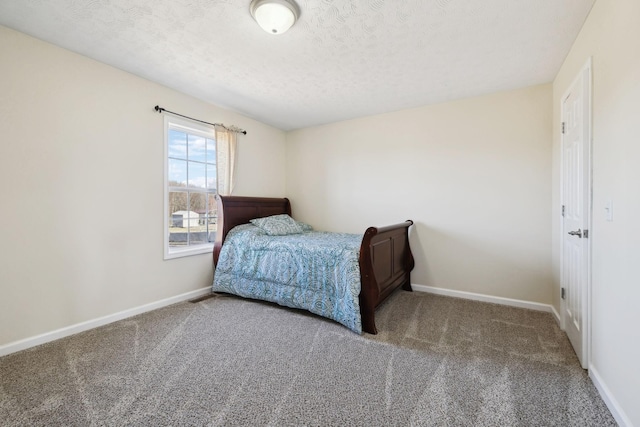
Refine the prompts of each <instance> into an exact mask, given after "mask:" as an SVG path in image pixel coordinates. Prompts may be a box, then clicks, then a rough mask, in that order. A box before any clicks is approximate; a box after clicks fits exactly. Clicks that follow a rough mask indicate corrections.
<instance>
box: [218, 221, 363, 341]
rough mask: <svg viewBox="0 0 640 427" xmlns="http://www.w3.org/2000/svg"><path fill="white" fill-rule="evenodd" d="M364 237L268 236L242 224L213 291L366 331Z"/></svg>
mask: <svg viewBox="0 0 640 427" xmlns="http://www.w3.org/2000/svg"><path fill="white" fill-rule="evenodd" d="M362 237H363V236H362V235H361V234H343V233H327V232H318V231H309V232H305V233H300V234H290V235H286V236H268V235H266V233H265V232H264V231H263V230H262V229H260V228H258V227H256V226H254V225H250V224H245V225H239V226H237V227H235V228H234V229H233V230H231V231H230V232H229V234H227V237H226V239H225V242H224V245H223V246H222V250H221V251H220V257H219V258H218V264H217V267H216V272H215V276H214V279H213V291H214V292H226V293H230V294H235V295H239V296H242V297H246V298H255V299H260V300H266V301H271V302H275V303H278V304H280V305H283V306H287V307H293V308H301V309H304V310H308V311H310V312H312V313H315V314H318V315H320V316H323V317H327V318H329V319H333V320H335V321H336V322H339V323H341V324H343V325H344V326H346V327H347V328H349V329H351V330H353V331H354V332H357V333H359V334H361V333H362V323H361V321H360V303H359V300H358V295H359V294H360V268H359V264H358V254H359V252H360V244H361V242H362Z"/></svg>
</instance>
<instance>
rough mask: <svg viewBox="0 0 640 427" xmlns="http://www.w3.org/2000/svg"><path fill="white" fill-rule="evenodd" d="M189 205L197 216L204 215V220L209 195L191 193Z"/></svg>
mask: <svg viewBox="0 0 640 427" xmlns="http://www.w3.org/2000/svg"><path fill="white" fill-rule="evenodd" d="M189 205H190V210H191V211H193V212H195V213H197V214H202V219H203V220H204V215H206V214H207V194H206V193H191V194H190V197H189ZM203 222H204V221H203Z"/></svg>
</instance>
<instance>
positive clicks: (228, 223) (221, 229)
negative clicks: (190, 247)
mask: <svg viewBox="0 0 640 427" xmlns="http://www.w3.org/2000/svg"><path fill="white" fill-rule="evenodd" d="M217 201H218V228H217V231H216V240H215V243H214V245H213V265H216V264H217V263H218V256H220V250H221V249H222V244H223V243H224V239H225V238H226V237H227V233H228V232H229V231H230V230H231V229H232V228H233V227H235V226H236V225H240V224H246V223H248V222H249V220H252V219H254V218H262V217H265V216H271V215H278V214H287V215H291V203H289V199H287V198H283V199H279V198H271V197H243V196H217Z"/></svg>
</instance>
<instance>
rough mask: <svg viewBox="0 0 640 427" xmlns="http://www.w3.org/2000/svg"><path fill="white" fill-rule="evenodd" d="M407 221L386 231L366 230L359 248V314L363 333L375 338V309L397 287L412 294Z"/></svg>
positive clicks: (386, 228)
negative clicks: (360, 286) (360, 285)
mask: <svg viewBox="0 0 640 427" xmlns="http://www.w3.org/2000/svg"><path fill="white" fill-rule="evenodd" d="M411 225H413V221H411V220H408V221H405V222H403V223H400V224H395V225H390V226H388V227H381V228H376V227H369V228H368V229H367V231H366V232H365V233H364V238H363V239H362V245H361V246H360V259H359V262H360V276H361V283H362V288H361V291H360V314H361V318H362V329H363V330H364V331H365V332H368V333H370V334H377V333H378V330H377V329H376V323H375V311H376V307H377V306H378V305H380V303H381V302H382V301H384V300H385V299H386V298H387V297H388V296H389V295H391V293H392V292H393V291H394V290H396V289H397V288H398V287H400V286H402V288H403V289H405V290H407V291H411V290H412V289H411V270H413V267H414V264H415V263H414V260H413V254H412V253H411V248H410V247H409V227H410V226H411Z"/></svg>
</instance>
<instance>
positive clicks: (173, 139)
mask: <svg viewBox="0 0 640 427" xmlns="http://www.w3.org/2000/svg"><path fill="white" fill-rule="evenodd" d="M169 157H175V158H178V159H186V158H187V134H186V133H184V132H179V131H177V130H174V129H169Z"/></svg>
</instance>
